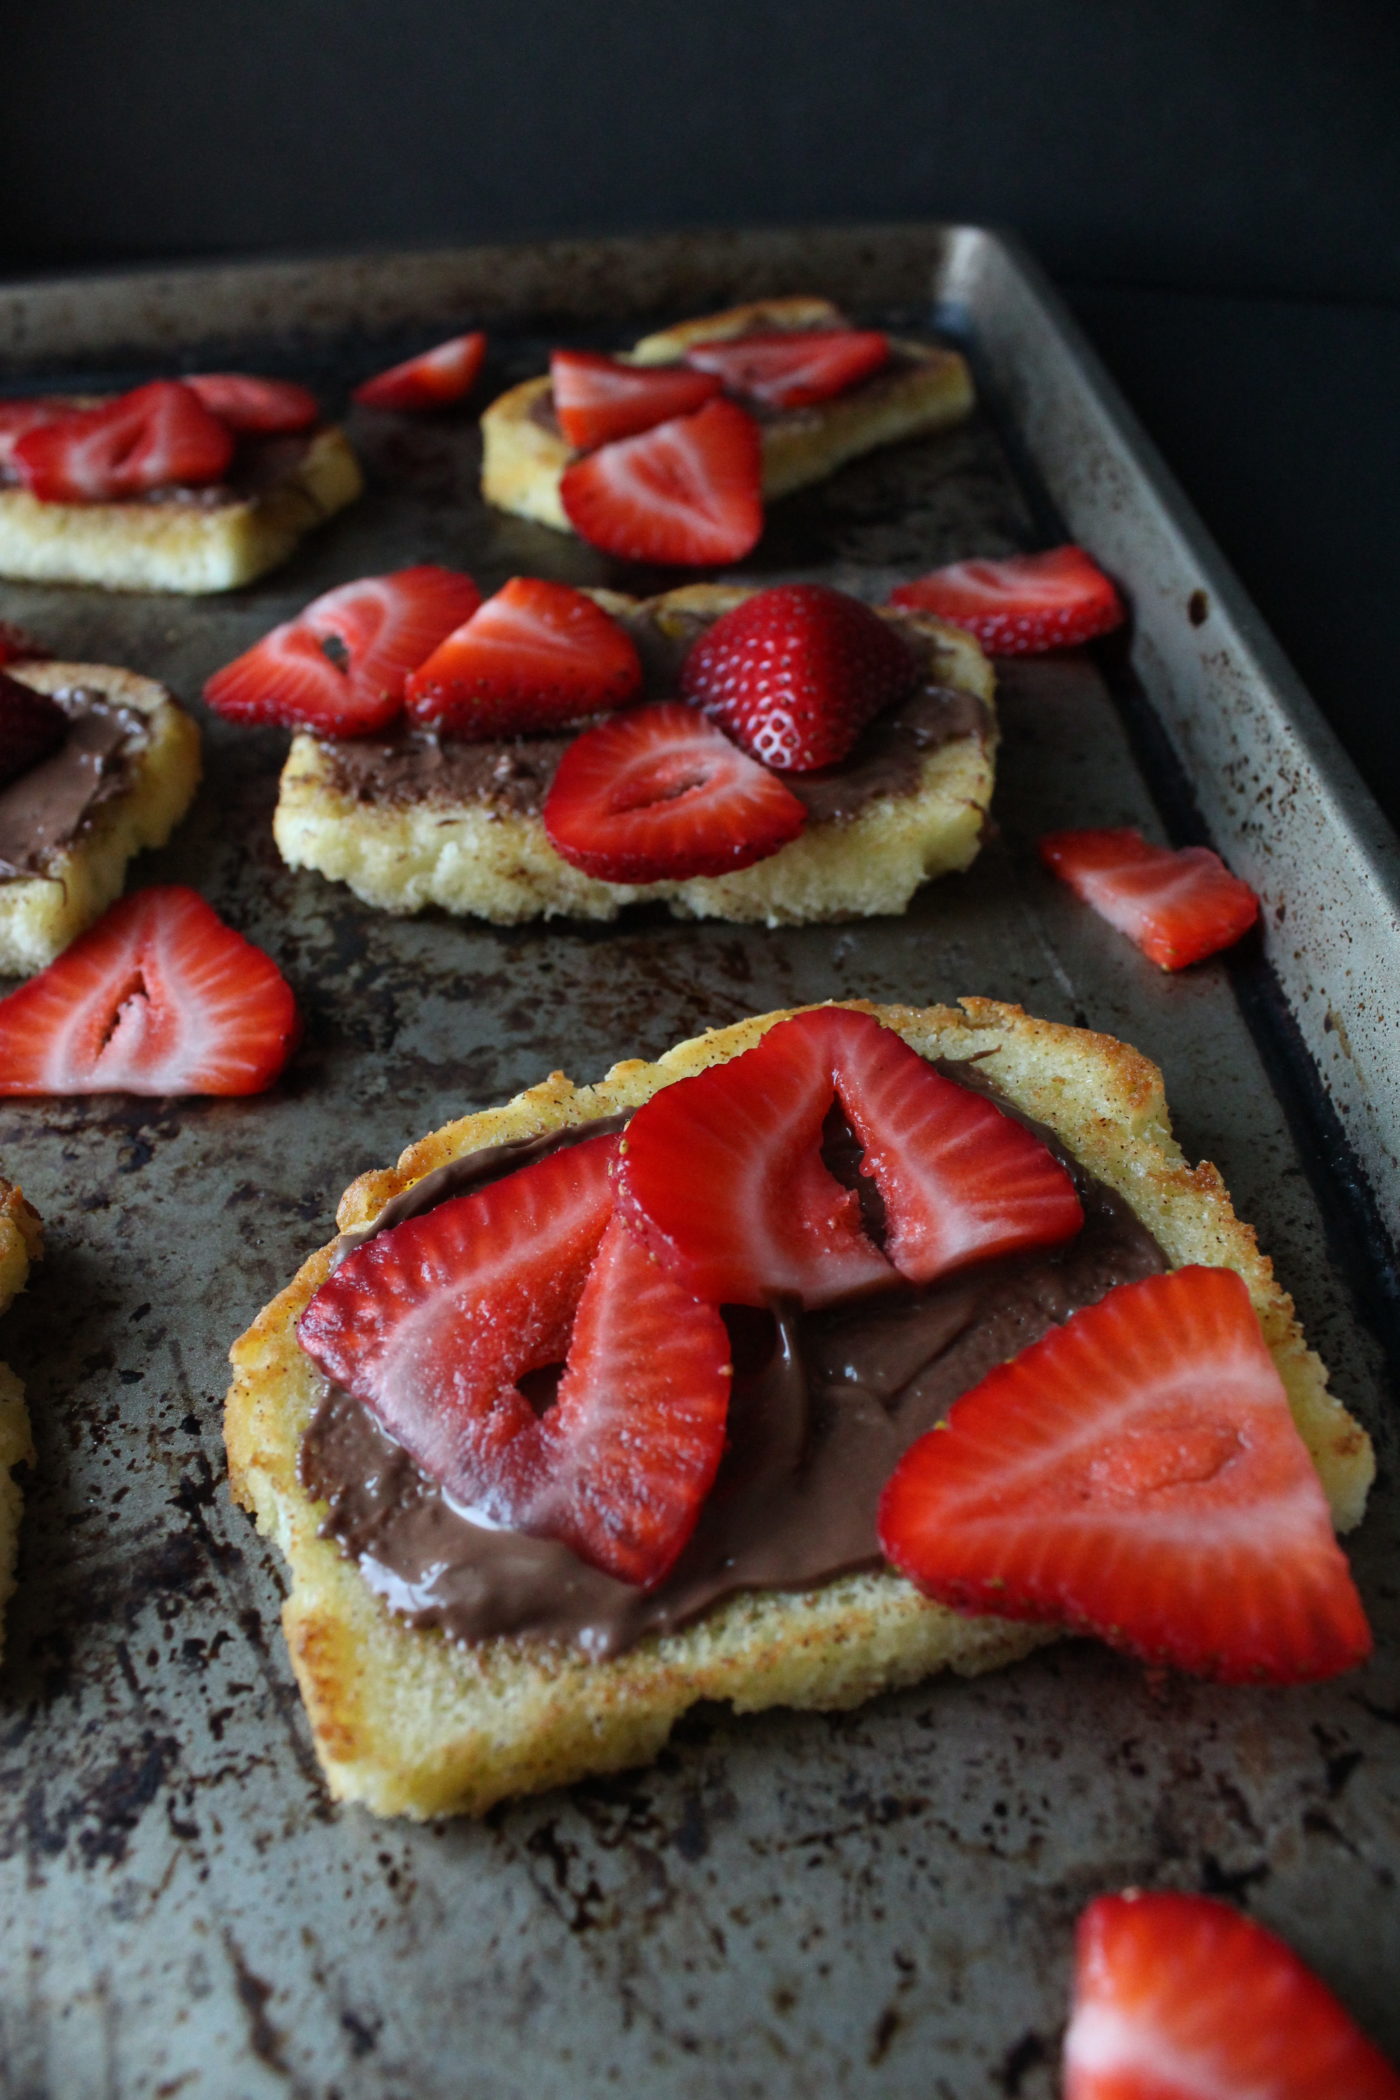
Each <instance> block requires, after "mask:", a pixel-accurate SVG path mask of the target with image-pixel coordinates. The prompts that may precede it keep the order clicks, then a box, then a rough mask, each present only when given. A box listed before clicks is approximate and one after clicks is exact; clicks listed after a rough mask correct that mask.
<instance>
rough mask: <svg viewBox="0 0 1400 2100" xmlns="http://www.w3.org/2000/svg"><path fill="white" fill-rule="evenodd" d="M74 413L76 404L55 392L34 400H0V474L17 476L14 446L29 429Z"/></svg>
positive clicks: (59, 420)
mask: <svg viewBox="0 0 1400 2100" xmlns="http://www.w3.org/2000/svg"><path fill="white" fill-rule="evenodd" d="M76 413H77V404H76V403H74V402H72V401H65V400H64V399H63V398H62V397H61V396H59V395H45V396H43V397H41V398H39V399H37V400H23V401H0V476H3V477H5V478H8V477H9V476H10V475H11V474H13V475H15V476H16V478H17V477H18V473H19V469H18V468H17V467H16V465H15V456H14V455H15V446H16V445H17V444H18V443H19V441H20V439H21V438H22V437H24V436H25V435H26V434H27V433H28V432H29V431H31V430H38V429H39V428H40V427H41V426H42V425H43V424H45V423H59V422H62V420H63V419H64V418H65V417H66V416H72V415H75V414H76Z"/></svg>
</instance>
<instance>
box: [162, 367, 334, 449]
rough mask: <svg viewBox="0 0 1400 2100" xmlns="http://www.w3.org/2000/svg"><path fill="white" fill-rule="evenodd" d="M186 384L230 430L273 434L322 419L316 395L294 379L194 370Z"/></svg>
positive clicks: (310, 424) (311, 425)
mask: <svg viewBox="0 0 1400 2100" xmlns="http://www.w3.org/2000/svg"><path fill="white" fill-rule="evenodd" d="M185 385H186V386H187V387H188V388H189V389H190V391H191V392H192V393H195V394H198V396H199V398H200V400H201V401H202V402H203V403H204V406H205V407H206V408H207V409H208V411H209V413H210V415H211V416H217V417H218V419H219V421H220V422H221V423H227V425H228V427H229V429H230V430H237V431H255V432H258V433H259V434H261V435H264V436H269V437H270V436H273V435H278V434H284V433H286V434H290V433H291V432H293V431H297V430H310V429H311V428H312V427H313V425H315V424H317V423H319V422H320V420H321V404H320V402H319V401H318V400H317V399H316V396H315V395H314V394H313V393H312V392H311V390H310V388H309V387H304V386H298V385H297V383H296V381H295V380H293V379H258V378H255V377H254V376H253V374H252V373H251V372H195V373H191V374H190V376H189V377H188V378H187V379H186V380H185Z"/></svg>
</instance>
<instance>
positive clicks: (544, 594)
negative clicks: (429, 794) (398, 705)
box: [406, 576, 642, 738]
mask: <svg viewBox="0 0 1400 2100" xmlns="http://www.w3.org/2000/svg"><path fill="white" fill-rule="evenodd" d="M641 687H642V665H641V659H640V657H639V656H638V655H637V648H636V644H635V643H634V642H633V640H632V637H631V636H630V635H629V634H628V633H627V631H626V630H625V628H622V627H620V626H619V625H618V623H617V621H616V620H613V619H610V618H609V616H608V615H607V613H605V612H604V611H603V609H602V607H601V606H599V605H595V603H594V602H593V600H592V599H591V598H589V597H587V596H585V594H584V593H583V592H582V591H575V590H571V589H570V588H569V586H568V585H567V584H564V583H545V582H543V581H542V580H541V579H540V578H539V577H538V576H513V577H512V578H511V580H510V582H509V583H507V584H506V585H505V586H504V588H503V589H501V590H499V591H497V593H496V595H495V597H494V598H488V599H487V600H486V602H485V604H484V605H482V606H480V607H479V608H478V609H477V610H476V611H475V612H473V614H472V615H471V617H470V619H469V620H468V621H467V622H466V624H465V626H462V627H459V628H457V630H456V631H455V632H454V633H452V634H450V635H448V637H447V639H446V641H444V642H440V643H439V644H438V647H437V648H436V649H435V650H434V651H433V653H432V655H431V656H430V657H429V658H428V660H427V662H426V663H423V664H420V665H419V667H418V669H417V670H416V671H415V672H414V673H413V674H412V676H411V677H410V678H409V681H408V686H407V691H406V699H407V706H408V712H409V714H410V715H411V716H412V718H413V720H414V721H415V722H424V723H429V724H431V725H432V726H433V727H435V728H438V729H443V730H446V731H448V732H449V733H450V734H451V735H453V736H459V737H469V738H470V737H494V736H517V735H519V734H520V733H521V732H522V731H524V730H527V729H555V728H558V727H559V726H560V725H561V724H562V723H565V722H576V721H578V720H579V718H580V717H581V716H583V715H592V714H600V713H603V712H604V711H605V710H607V709H610V708H615V707H621V706H623V705H624V704H625V703H626V702H627V701H628V700H632V699H635V698H636V696H637V694H638V693H639V692H640V691H641Z"/></svg>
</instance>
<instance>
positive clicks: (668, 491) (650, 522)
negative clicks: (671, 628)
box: [559, 401, 763, 566]
mask: <svg viewBox="0 0 1400 2100" xmlns="http://www.w3.org/2000/svg"><path fill="white" fill-rule="evenodd" d="M559 494H560V499H561V501H562V502H563V505H564V510H565V512H566V514H567V516H568V519H569V523H570V524H571V525H572V526H573V527H574V530H575V531H576V532H578V533H580V534H581V535H582V537H583V538H584V539H586V540H588V541H589V542H590V543H591V545H593V546H595V547H601V548H602V550H603V552H604V553H605V554H615V555H618V556H620V557H621V559H622V560H624V561H653V562H669V563H679V564H682V565H687V566H695V565H698V564H703V563H708V562H725V561H738V560H740V559H741V557H742V556H744V555H745V554H747V553H749V552H750V550H751V549H752V548H754V547H755V546H757V544H758V540H759V536H760V534H761V533H762V531H763V458H762V447H761V445H760V443H759V435H758V425H757V424H756V423H755V422H754V420H753V417H752V416H749V415H745V413H744V411H743V409H742V408H736V407H735V405H734V403H733V402H732V401H709V402H707V403H706V405H705V406H704V408H701V409H697V410H696V412H695V414H694V415H690V416H673V417H672V419H671V421H670V422H669V423H658V424H657V425H656V426H655V428H654V429H652V430H647V431H644V432H643V433H642V435H641V436H640V437H632V438H621V439H619V440H618V442H617V443H616V444H614V445H604V446H603V448H602V450H601V451H599V452H590V453H589V455H588V456H587V458H586V459H577V460H575V461H574V463H573V465H572V466H569V467H566V468H565V469H564V474H563V477H562V479H561V481H560V484H559Z"/></svg>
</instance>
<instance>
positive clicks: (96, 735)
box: [0, 686, 151, 882]
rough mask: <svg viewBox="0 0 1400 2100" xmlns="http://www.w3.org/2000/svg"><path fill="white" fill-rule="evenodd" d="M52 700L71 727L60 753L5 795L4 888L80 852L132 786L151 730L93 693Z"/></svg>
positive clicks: (0, 854) (0, 878)
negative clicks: (98, 820) (73, 850)
mask: <svg viewBox="0 0 1400 2100" xmlns="http://www.w3.org/2000/svg"><path fill="white" fill-rule="evenodd" d="M52 697H53V698H54V699H55V700H56V701H57V702H58V704H59V706H60V707H61V708H62V709H63V710H64V712H65V714H66V715H67V716H68V720H69V730H68V734H67V736H66V737H65V738H64V741H63V742H62V744H60V746H59V748H58V749H57V751H55V752H54V753H53V755H52V756H51V757H49V758H46V759H42V760H41V761H40V762H39V764H38V765H37V766H31V767H30V769H29V771H28V772H27V773H21V774H20V776H19V778H18V779H17V780H12V781H11V782H10V783H9V785H8V786H7V787H5V788H0V882H18V881H24V880H27V879H28V878H30V877H31V876H35V875H43V874H45V873H46V872H47V871H48V869H49V867H50V866H51V865H52V863H53V861H54V859H55V858H56V857H57V856H58V855H59V854H61V853H63V852H65V851H67V850H68V848H69V847H71V846H73V845H75V844H76V843H77V841H78V840H79V839H80V838H81V837H82V835H83V833H84V831H85V830H86V829H87V827H88V826H89V825H90V824H91V822H92V820H93V818H94V816H95V815H96V814H97V812H98V810H100V809H101V808H102V807H103V805H104V804H105V803H108V802H110V801H112V799H113V798H114V797H115V796H117V795H120V794H122V793H123V792H124V791H125V789H126V788H127V787H128V785H129V784H130V780H131V769H132V765H133V763H134V761H135V759H136V756H137V754H138V753H139V752H140V751H141V750H143V749H144V747H145V746H146V744H147V743H148V742H149V740H150V733H151V732H150V725H149V723H148V722H147V720H146V717H145V716H144V715H143V714H141V713H140V712H139V710H138V709H136V708H131V707H121V706H119V705H117V704H116V703H115V702H113V701H111V700H109V699H108V698H107V696H106V694H105V693H102V692H99V691H98V690H97V689H96V688H95V687H92V686H73V687H70V688H68V689H67V690H65V691H61V692H57V693H54V694H53V695H52Z"/></svg>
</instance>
